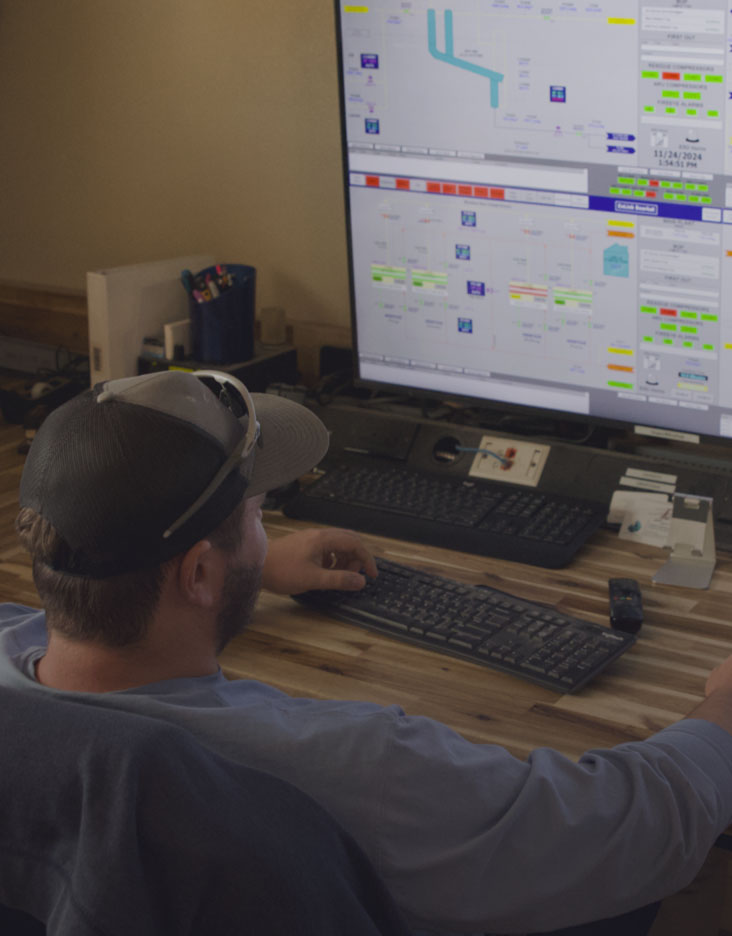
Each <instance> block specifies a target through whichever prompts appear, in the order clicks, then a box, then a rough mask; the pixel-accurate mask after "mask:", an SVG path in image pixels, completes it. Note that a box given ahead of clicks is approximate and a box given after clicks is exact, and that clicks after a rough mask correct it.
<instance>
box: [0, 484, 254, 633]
mask: <svg viewBox="0 0 732 936" xmlns="http://www.w3.org/2000/svg"><path fill="white" fill-rule="evenodd" d="M243 512H244V500H243V499H242V500H241V501H240V502H239V504H238V506H237V507H236V508H235V509H234V510H233V511H232V513H230V514H229V516H228V517H227V518H226V519H225V520H224V521H223V523H221V524H220V525H219V526H218V527H216V529H214V530H212V531H211V532H210V533H208V534H207V535H206V536H205V539H207V540H210V541H211V542H212V543H213V545H214V546H216V547H218V548H219V549H222V550H223V551H224V552H227V553H232V552H234V551H235V550H236V549H237V548H238V547H239V545H240V543H241V530H242V514H243ZM15 529H16V531H17V533H18V536H19V537H20V541H21V543H22V544H23V546H24V547H25V548H26V549H27V550H28V552H29V553H30V555H31V559H32V561H33V581H34V582H35V586H36V590H37V591H38V594H39V595H40V597H41V601H42V602H43V606H44V608H45V610H46V623H47V626H48V627H49V629H53V630H55V631H57V632H58V633H60V634H63V635H64V636H65V637H68V638H70V639H72V640H90V641H95V642H98V643H101V644H104V645H105V646H109V647H124V646H129V645H132V644H135V643H137V642H138V641H140V640H142V638H143V637H144V636H145V634H146V633H147V629H148V627H149V625H150V622H151V620H152V617H153V614H154V612H155V609H156V607H157V604H158V601H159V600H160V592H161V589H162V585H163V582H164V581H165V578H166V576H167V574H168V572H169V571H170V568H171V566H172V564H173V563H174V562H175V561H176V558H175V557H174V558H173V559H169V560H168V561H167V562H164V563H162V564H161V565H156V566H153V567H152V568H149V569H142V570H138V571H135V572H127V573H124V574H122V575H115V576H110V577H109V578H99V579H95V578H91V577H89V576H85V575H71V574H69V573H68V572H63V571H59V570H58V568H54V567H55V566H56V567H58V566H63V564H64V562H65V560H67V559H68V558H69V557H70V556H71V553H72V550H71V548H70V546H69V545H68V543H67V542H66V541H65V540H64V539H63V537H61V536H60V535H59V534H58V533H57V532H56V530H55V529H54V528H53V526H51V524H50V523H49V522H48V521H47V520H45V519H44V518H43V517H42V516H41V515H40V514H38V513H36V511H35V510H32V509H31V508H30V507H22V508H21V509H20V511H19V512H18V516H17V517H16V520H15Z"/></svg>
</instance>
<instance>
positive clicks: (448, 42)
mask: <svg viewBox="0 0 732 936" xmlns="http://www.w3.org/2000/svg"><path fill="white" fill-rule="evenodd" d="M427 45H428V48H429V52H430V55H431V56H432V57H433V58H436V59H438V60H439V61H440V62H447V64H448V65H456V66H457V67H458V68H464V69H465V71H469V72H473V73H474V74H475V75H482V76H483V78H487V79H488V80H489V81H490V83H491V107H498V86H499V84H500V83H501V82H502V81H503V75H502V74H501V73H500V72H497V71H493V70H492V69H490V68H483V66H482V65H474V64H473V62H466V61H465V60H464V59H460V58H456V57H455V52H454V49H453V38H452V10H445V51H444V52H439V51H438V50H437V26H436V22H435V11H434V10H427Z"/></svg>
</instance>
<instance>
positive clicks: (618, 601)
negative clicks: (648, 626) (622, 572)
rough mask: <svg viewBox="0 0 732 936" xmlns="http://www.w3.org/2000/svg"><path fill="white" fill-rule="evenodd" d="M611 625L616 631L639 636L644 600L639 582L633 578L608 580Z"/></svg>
mask: <svg viewBox="0 0 732 936" xmlns="http://www.w3.org/2000/svg"><path fill="white" fill-rule="evenodd" d="M607 584H608V590H609V592H610V623H611V624H612V626H613V627H614V628H615V629H616V630H620V631H624V632H625V633H626V634H637V633H638V631H639V630H640V628H641V624H642V623H643V599H642V597H641V590H640V586H639V585H638V582H636V580H635V579H631V578H611V579H608V583H607Z"/></svg>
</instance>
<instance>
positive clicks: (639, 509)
mask: <svg viewBox="0 0 732 936" xmlns="http://www.w3.org/2000/svg"><path fill="white" fill-rule="evenodd" d="M672 510H673V506H672V503H671V501H670V500H669V499H668V497H667V496H666V495H665V494H650V493H641V492H637V491H616V492H615V493H614V494H613V497H612V500H611V501H610V512H609V513H608V517H607V519H608V523H619V524H620V529H619V530H618V537H619V538H620V539H625V540H635V541H636V542H638V543H646V544H647V545H649V546H661V547H663V546H666V545H667V543H668V534H669V530H670V528H671V514H672Z"/></svg>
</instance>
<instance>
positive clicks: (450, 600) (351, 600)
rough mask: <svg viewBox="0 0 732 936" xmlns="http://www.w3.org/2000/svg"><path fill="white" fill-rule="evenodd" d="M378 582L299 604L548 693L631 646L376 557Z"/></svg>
mask: <svg viewBox="0 0 732 936" xmlns="http://www.w3.org/2000/svg"><path fill="white" fill-rule="evenodd" d="M376 564H377V566H378V569H379V575H378V577H377V578H375V579H369V580H368V582H367V584H366V587H365V588H364V589H363V590H362V591H358V592H345V591H311V592H305V593H304V594H302V595H295V596H294V597H295V598H296V599H297V600H298V601H299V602H301V603H302V604H304V605H306V606H308V607H310V608H313V609H315V610H316V611H320V612H322V613H324V614H328V615H330V616H332V617H335V618H337V619H338V620H343V621H347V622H349V623H352V624H357V625H359V626H361V627H366V628H369V629H371V630H375V631H378V632H379V633H382V634H388V635H389V636H391V637H396V638H398V639H399V640H404V641H407V642H408V643H411V644H415V645H417V646H421V647H426V648H428V649H430V650H436V651H438V652H439V653H445V654H449V655H451V656H456V657H460V658H461V659H464V660H469V661H470V662H472V663H478V664H481V665H484V666H488V667H491V668H493V669H497V670H502V671H503V672H506V673H510V674H512V675H514V676H518V677H520V678H522V679H527V680H529V681H530V682H533V683H537V684H538V685H540V686H544V687H545V688H547V689H554V690H556V691H558V692H576V691H577V690H579V689H581V688H582V687H583V686H586V685H587V683H588V682H589V681H590V680H591V679H593V678H595V677H596V676H597V675H598V673H599V672H600V671H601V670H602V669H604V668H605V667H606V666H607V665H608V663H611V662H612V661H613V660H615V659H617V658H618V657H619V656H620V655H621V654H622V653H624V652H625V651H626V650H628V649H629V648H630V647H631V646H632V645H633V643H634V642H635V637H633V636H632V635H630V634H622V633H618V632H617V631H613V630H611V629H610V628H608V627H604V626H602V625H600V624H593V623H592V622H590V621H584V620H581V619H579V618H575V617H573V616H571V615H568V614H563V613H562V612H559V611H557V610H556V609H554V608H551V607H548V606H546V605H540V604H535V603H533V602H531V601H526V600H525V599H523V598H517V597H516V596H514V595H509V594H507V593H506V592H502V591H498V590H497V589H494V588H486V587H483V586H471V585H465V584H463V583H461V582H457V581H455V580H454V579H450V578H446V577H444V576H441V575H436V574H434V573H431V572H424V571H423V570H417V569H414V568H410V567H409V566H405V565H401V564H400V563H395V562H391V561H389V560H386V559H381V558H377V560H376Z"/></svg>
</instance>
